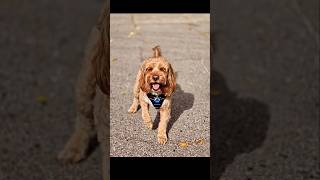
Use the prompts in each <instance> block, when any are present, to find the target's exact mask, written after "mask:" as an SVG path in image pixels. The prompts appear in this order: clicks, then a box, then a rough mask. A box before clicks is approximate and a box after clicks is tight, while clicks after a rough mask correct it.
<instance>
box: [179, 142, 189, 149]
mask: <svg viewBox="0 0 320 180" xmlns="http://www.w3.org/2000/svg"><path fill="white" fill-rule="evenodd" d="M178 145H179V147H180V148H183V149H186V148H187V147H188V146H189V143H188V142H187V141H181V142H179V143H178Z"/></svg>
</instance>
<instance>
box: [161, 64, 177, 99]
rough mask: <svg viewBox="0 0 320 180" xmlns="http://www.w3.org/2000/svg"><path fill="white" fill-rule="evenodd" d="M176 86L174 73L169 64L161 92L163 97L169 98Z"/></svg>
mask: <svg viewBox="0 0 320 180" xmlns="http://www.w3.org/2000/svg"><path fill="white" fill-rule="evenodd" d="M176 86H177V84H176V73H175V72H174V71H173V68H172V66H171V64H169V69H168V77H167V84H166V86H165V87H164V90H163V91H164V94H165V96H171V94H172V93H173V92H174V91H175V90H176Z"/></svg>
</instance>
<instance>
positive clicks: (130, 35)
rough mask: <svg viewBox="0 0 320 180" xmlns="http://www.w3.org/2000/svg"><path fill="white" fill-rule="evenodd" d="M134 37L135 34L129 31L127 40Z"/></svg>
mask: <svg viewBox="0 0 320 180" xmlns="http://www.w3.org/2000/svg"><path fill="white" fill-rule="evenodd" d="M134 35H136V33H135V32H133V31H131V32H130V33H129V34H128V38H131V37H133V36H134Z"/></svg>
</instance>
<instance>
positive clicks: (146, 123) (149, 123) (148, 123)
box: [145, 121, 153, 129]
mask: <svg viewBox="0 0 320 180" xmlns="http://www.w3.org/2000/svg"><path fill="white" fill-rule="evenodd" d="M145 125H146V127H147V128H148V129H152V128H153V124H152V121H148V122H145Z"/></svg>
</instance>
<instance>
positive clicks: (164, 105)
mask: <svg viewBox="0 0 320 180" xmlns="http://www.w3.org/2000/svg"><path fill="white" fill-rule="evenodd" d="M153 51H154V52H153V57H150V58H147V59H145V60H144V62H143V64H142V65H141V67H140V69H139V72H138V74H137V77H136V81H135V84H134V88H133V94H134V99H133V103H132V105H131V107H130V109H129V110H128V112H129V113H135V112H137V110H138V106H139V105H140V106H141V110H142V119H143V121H144V123H145V124H146V126H147V128H149V129H152V127H153V123H152V120H151V117H150V114H149V106H154V107H155V108H156V109H159V111H160V122H159V126H158V135H157V136H158V143H159V144H165V143H166V142H167V140H168V137H167V125H168V122H169V119H170V114H171V105H172V93H173V92H174V91H175V89H176V75H175V72H174V71H173V68H172V66H171V64H170V63H169V62H168V60H167V59H166V58H165V57H163V56H162V55H161V50H160V47H159V46H156V47H154V48H153Z"/></svg>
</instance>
